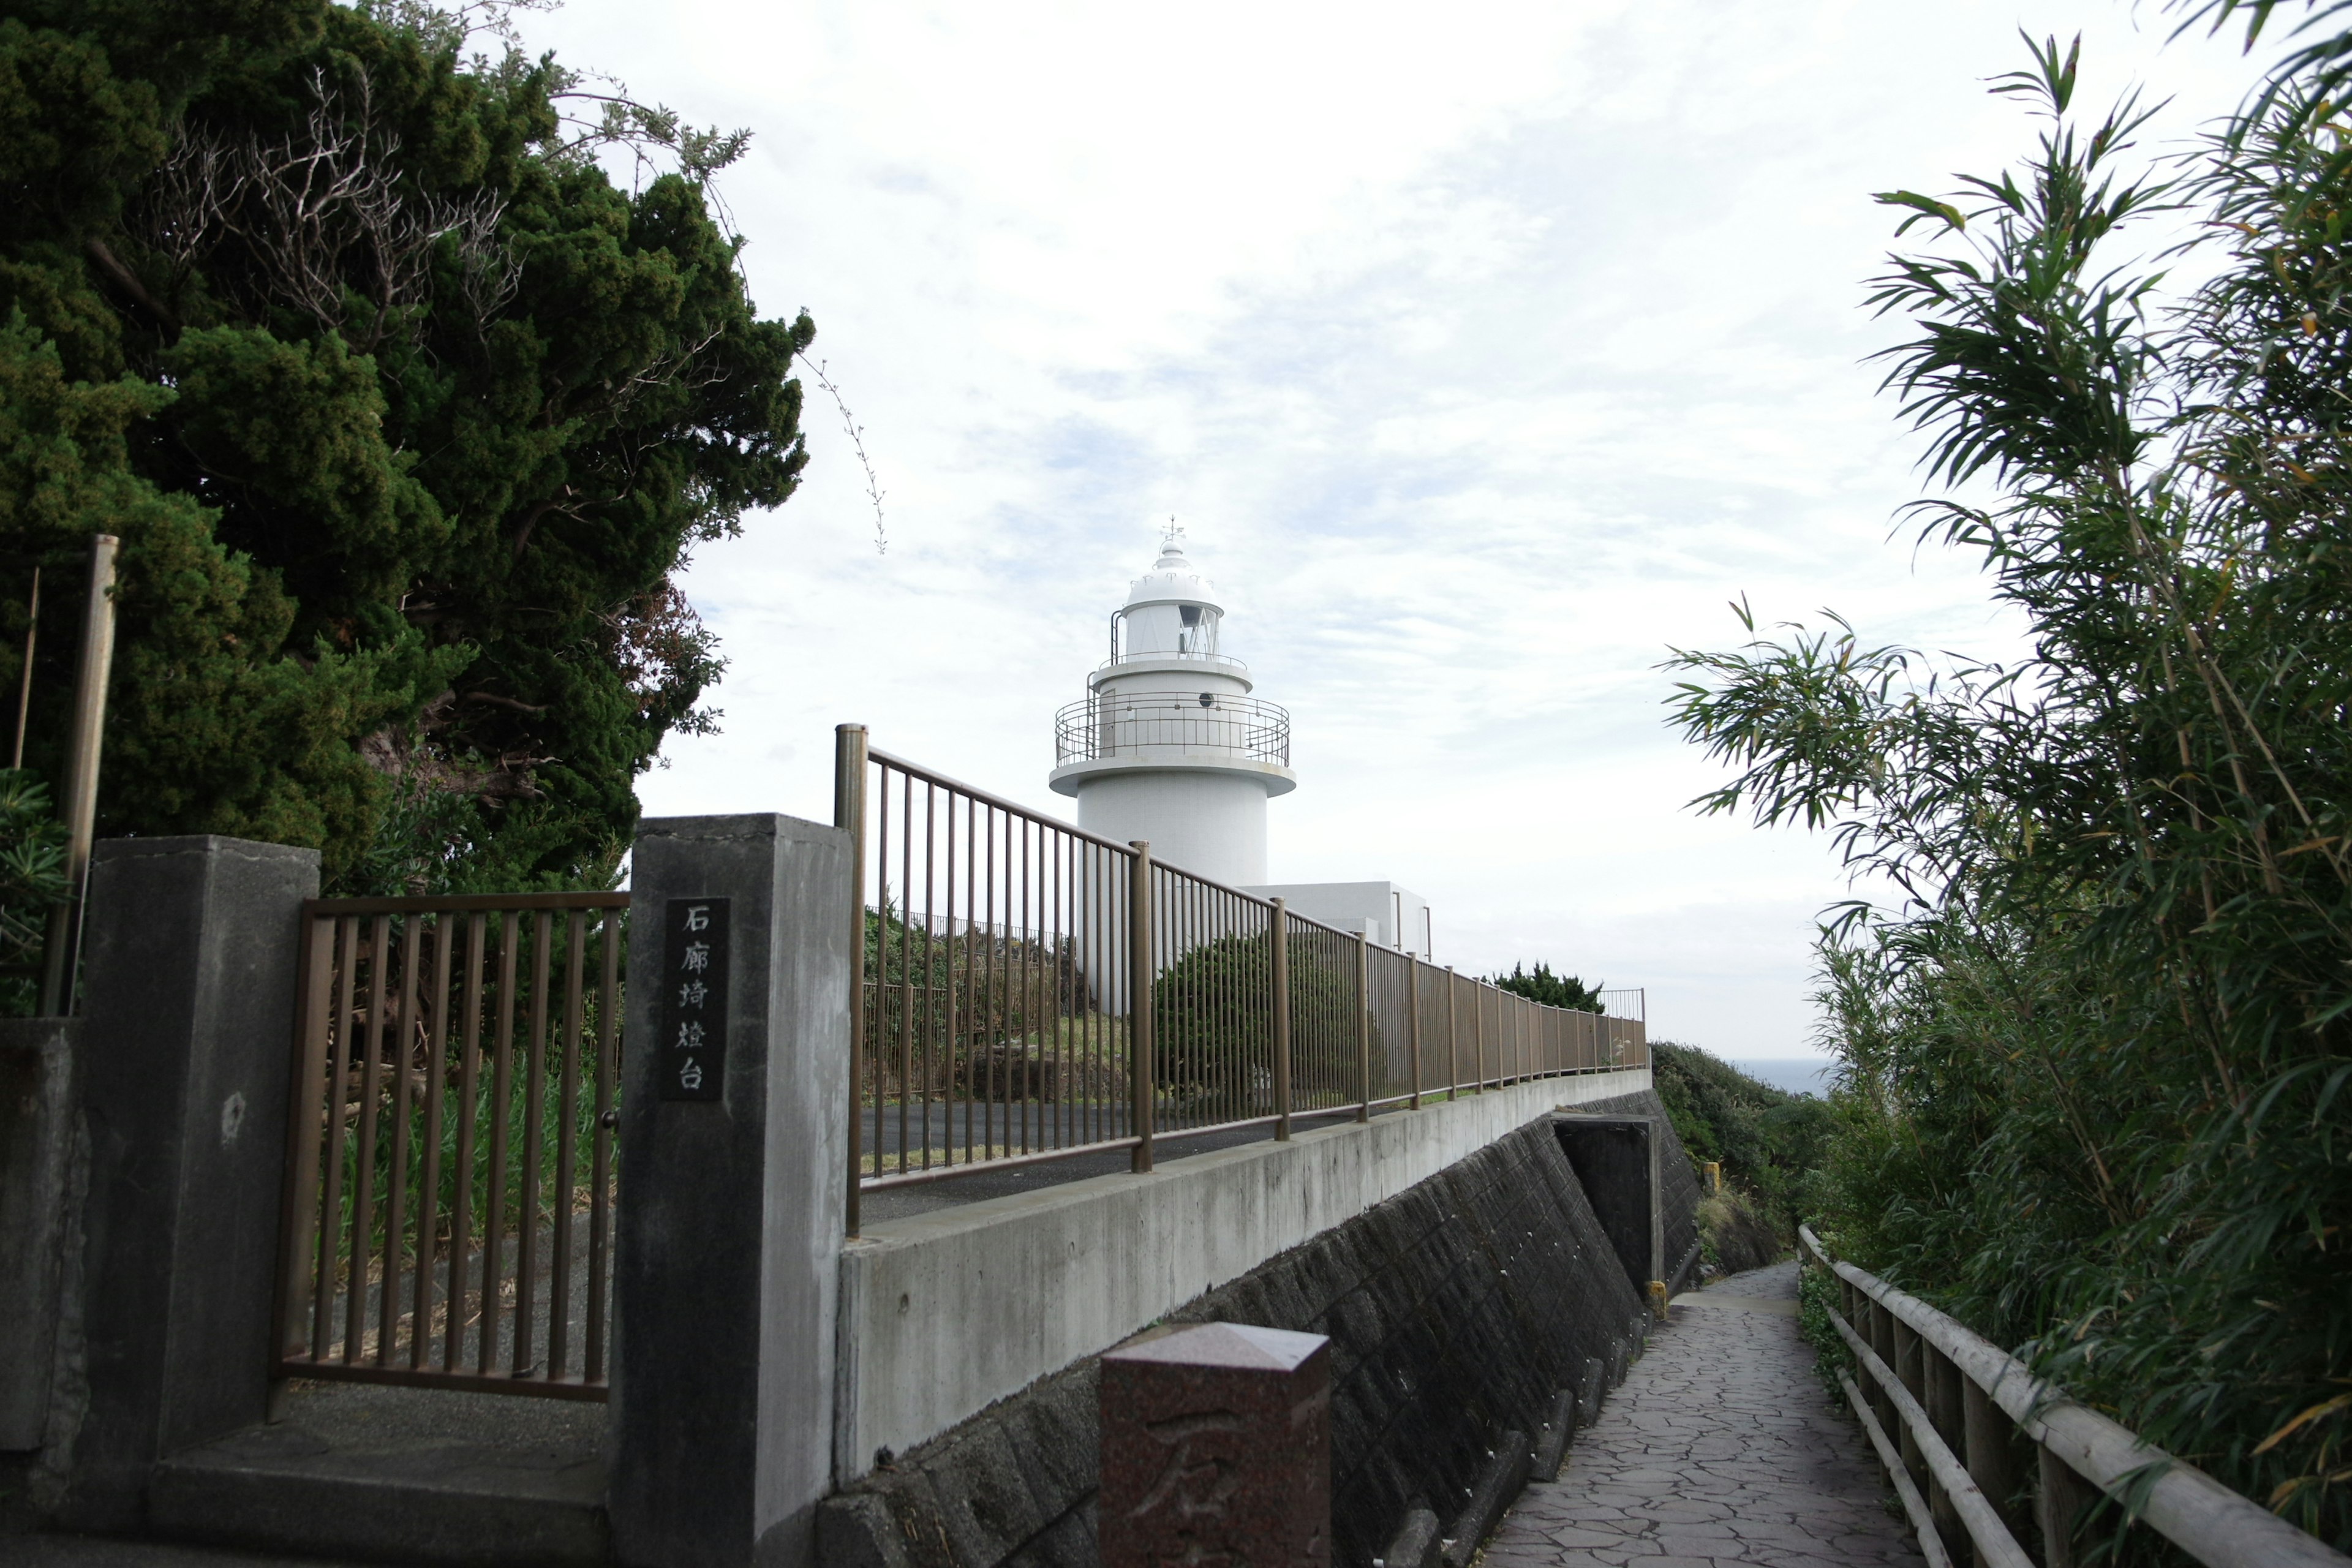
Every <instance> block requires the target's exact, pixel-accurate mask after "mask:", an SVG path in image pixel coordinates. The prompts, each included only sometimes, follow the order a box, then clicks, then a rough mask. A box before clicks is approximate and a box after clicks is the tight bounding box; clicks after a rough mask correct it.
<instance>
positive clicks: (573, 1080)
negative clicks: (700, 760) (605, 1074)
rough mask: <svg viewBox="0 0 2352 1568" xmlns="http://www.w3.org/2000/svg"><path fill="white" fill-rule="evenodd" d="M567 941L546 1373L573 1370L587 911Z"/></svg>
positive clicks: (574, 921) (578, 913) (577, 913)
mask: <svg viewBox="0 0 2352 1568" xmlns="http://www.w3.org/2000/svg"><path fill="white" fill-rule="evenodd" d="M565 924H567V925H568V926H569V927H570V928H571V930H570V931H568V932H567V938H568V940H567V941H566V942H564V947H563V969H564V973H563V1037H562V1042H561V1043H560V1044H559V1045H558V1046H557V1047H556V1054H557V1056H558V1057H559V1058H561V1060H562V1073H563V1085H562V1089H560V1090H559V1091H558V1098H557V1100H556V1102H555V1213H554V1215H553V1216H552V1218H551V1222H550V1225H549V1230H550V1233H551V1234H550V1237H549V1244H550V1246H551V1247H553V1248H554V1251H555V1257H554V1258H553V1259H552V1260H551V1261H552V1263H553V1265H554V1267H553V1269H552V1271H551V1275H550V1278H549V1279H548V1286H547V1375H548V1376H549V1377H551V1378H561V1377H567V1376H569V1375H571V1372H572V1235H573V1230H572V1183H573V1181H574V1179H575V1178H576V1177H577V1176H578V1174H579V1169H580V1042H581V1038H582V1037H583V1035H584V1034H585V1032H586V1030H587V1017H586V1013H587V1005H586V1004H587V990H588V987H587V984H586V983H587V978H588V975H587V965H588V911H587V910H572V911H571V912H570V918H569V919H568V920H567V921H565Z"/></svg>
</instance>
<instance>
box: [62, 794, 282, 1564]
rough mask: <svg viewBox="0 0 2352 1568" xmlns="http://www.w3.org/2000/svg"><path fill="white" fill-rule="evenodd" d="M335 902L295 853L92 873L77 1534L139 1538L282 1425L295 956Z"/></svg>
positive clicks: (130, 851)
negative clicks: (187, 1460)
mask: <svg viewBox="0 0 2352 1568" xmlns="http://www.w3.org/2000/svg"><path fill="white" fill-rule="evenodd" d="M318 890H319V855H318V852H317V851H316V850H312V849H292V848H289V847H285V846H284V845H278V844H254V843H249V842H247V841H246V840H244V839H238V838H217V837H210V836H205V837H189V838H128V839H111V840H109V841H108V842H106V843H103V844H100V845H99V846H98V847H97V851H96V853H95V854H94V855H93V856H92V857H91V860H90V873H89V913H88V915H87V917H86V923H85V925H84V928H83V945H82V952H83V958H84V968H83V972H82V1005H81V1010H80V1016H81V1020H82V1035H81V1051H80V1056H81V1067H80V1076H81V1083H82V1109H83V1115H84V1117H85V1119H86V1121H85V1124H86V1126H87V1128H88V1131H89V1162H90V1164H89V1197H88V1199H87V1204H86V1206H85V1208H84V1211H83V1215H84V1218H83V1226H84V1233H85V1236H86V1237H87V1240H86V1243H85V1249H84V1254H83V1259H84V1265H83V1266H84V1276H83V1279H84V1284H83V1291H84V1296H83V1300H84V1305H83V1309H82V1310H83V1322H84V1325H85V1335H86V1339H87V1343H88V1356H89V1361H88V1368H89V1372H88V1378H89V1401H88V1405H87V1407H86V1410H85V1411H84V1412H83V1414H82V1416H81V1420H80V1423H79V1436H78V1437H77V1439H76V1441H75V1444H74V1447H73V1461H72V1466H73V1473H72V1480H71V1482H70V1488H69V1490H68V1495H67V1499H66V1505H65V1518H66V1520H67V1521H68V1522H69V1523H71V1524H74V1525H77V1526H79V1527H82V1528H87V1529H98V1530H121V1529H129V1528H132V1527H135V1526H136V1525H137V1524H138V1522H139V1521H140V1516H141V1511H142V1508H143V1501H144V1495H145V1490H146V1485H147V1476H148V1471H149V1469H150V1468H151V1467H152V1465H153V1464H154V1462H155V1460H156V1459H157V1458H161V1457H162V1456H163V1455H164V1454H166V1453H169V1452H171V1451H173V1449H176V1448H181V1447H186V1446H188V1445H190V1444H193V1443H200V1442H203V1441H205V1439H207V1438H211V1437H216V1436H221V1435H223V1434H225V1433H227V1432H232V1431H235V1430H236V1428H238V1427H240V1426H248V1425H251V1424H252V1423H255V1422H257V1421H259V1420H261V1419H262V1418H263V1416H264V1415H265V1414H266V1413H267V1409H268V1397H269V1367H270V1351H271V1346H270V1342H269V1323H270V1303H271V1299H272V1296H273V1294H274V1289H275V1283H276V1279H277V1271H278V1205H279V1203H280V1201H281V1198H282V1190H283V1186H284V1180H285V1163H286V1107H287V1102H288V1099H289V1081H290V1080H289V1072H290V1070H291V1067H290V1064H291V1061H292V1056H293V1038H294V971H295V943H296V939H297V936H298V934H299V924H300V912H301V906H302V900H304V899H306V898H310V897H313V896H315V895H316V894H317V892H318Z"/></svg>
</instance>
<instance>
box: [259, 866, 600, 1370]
mask: <svg viewBox="0 0 2352 1568" xmlns="http://www.w3.org/2000/svg"><path fill="white" fill-rule="evenodd" d="M628 902H629V896H628V895H627V894H626V893H530V894H486V895H480V896H473V897H455V898H413V899H313V900H308V901H306V902H305V903H304V905H303V908H302V927H301V936H300V942H301V948H300V957H299V965H300V967H299V981H298V986H297V995H298V998H299V1016H298V1018H297V1021H296V1027H295V1049H294V1064H293V1089H294V1098H293V1110H292V1114H291V1115H290V1116H289V1119H288V1125H289V1131H288V1137H287V1181H286V1199H285V1214H284V1228H283V1232H282V1235H281V1238H280V1245H279V1255H278V1316H277V1333H276V1341H275V1343H276V1346H277V1364H276V1367H275V1369H274V1370H275V1375H276V1376H278V1377H279V1378H285V1377H317V1378H350V1379H358V1380H362V1381H367V1382H374V1383H404V1384H422V1385H426V1386H432V1387H459V1388H466V1389H471V1390H477V1391H487V1392H494V1393H505V1394H541V1395H546V1396H552V1397H555V1398H566V1399H603V1398H604V1397H605V1392H606V1371H607V1366H608V1364H609V1362H608V1356H607V1352H606V1341H607V1338H608V1335H609V1331H610V1326H611V1312H610V1302H609V1296H610V1291H611V1284H612V1270H611V1258H612V1235H613V1195H614V1186H615V1183H616V1179H617V1175H618V1173H617V1171H616V1169H615V1162H614V1138H613V1129H614V1125H615V1123H616V1121H617V1120H618V1118H617V1116H616V1115H615V1112H614V1100H615V1096H616V1094H617V1091H618V1086H619V1068H620V1018H621V978H620V977H621V957H622V948H623V945H624V942H625V923H626V918H627V910H628Z"/></svg>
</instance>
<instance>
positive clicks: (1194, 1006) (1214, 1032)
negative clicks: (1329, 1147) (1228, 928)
mask: <svg viewBox="0 0 2352 1568" xmlns="http://www.w3.org/2000/svg"><path fill="white" fill-rule="evenodd" d="M1285 960H1286V964H1287V966H1288V969H1289V977H1290V1049H1291V1085H1292V1089H1291V1098H1292V1104H1293V1105H1294V1106H1295V1107H1296V1108H1297V1109H1299V1110H1308V1109H1314V1108H1319V1107H1322V1106H1326V1105H1338V1104H1346V1103H1349V1102H1350V1101H1352V1100H1355V1098H1356V1095H1357V1082H1358V1073H1357V1066H1356V1032H1355V984H1354V979H1353V977H1352V975H1350V974H1349V973H1348V972H1347V971H1346V970H1345V969H1343V968H1342V967H1340V966H1339V964H1337V963H1329V962H1327V961H1326V960H1325V959H1324V958H1323V957H1322V956H1321V954H1320V952H1319V949H1318V945H1317V944H1315V943H1312V942H1291V943H1289V944H1288V947H1287V950H1286V953H1285ZM1273 995H1274V959H1273V944H1272V942H1271V941H1270V940H1269V939H1268V938H1267V937H1266V936H1265V935H1263V934H1261V935H1255V936H1240V935H1235V936H1225V937H1220V938H1218V939H1217V940H1216V941H1214V942H1203V943H1202V944H1201V945H1200V946H1198V947H1195V948H1193V949H1192V951H1191V952H1187V953H1185V954H1184V956H1183V957H1181V958H1180V959H1178V960H1177V961H1176V962H1175V963H1171V964H1170V965H1169V966H1168V967H1167V968H1166V969H1165V970H1163V971H1161V972H1160V975H1159V976H1158V977H1157V978H1156V979H1155V980H1154V981H1153V983H1152V993H1151V1029H1152V1037H1151V1039H1152V1059H1153V1062H1154V1064H1155V1065H1156V1068H1157V1069H1158V1070H1157V1076H1158V1078H1159V1080H1160V1084H1161V1085H1162V1086H1163V1087H1164V1089H1166V1091H1167V1092H1168V1093H1170V1094H1171V1095H1172V1096H1173V1097H1174V1098H1175V1100H1176V1101H1177V1103H1178V1105H1179V1106H1180V1108H1181V1110H1182V1111H1183V1113H1184V1114H1185V1115H1186V1116H1187V1117H1188V1118H1190V1119H1191V1120H1192V1121H1198V1122H1212V1121H1241V1120H1242V1119H1244V1118H1245V1117H1252V1116H1271V1115H1273V1114H1274V1112H1275V1110H1276V1106H1275V1099H1274V1040H1273V1035H1272V1028H1273V1025H1272V1018H1273V1008H1272V1006H1271V1005H1270V999H1271V998H1272V997H1273ZM1375 1041H1376V1042H1377V1032H1375ZM1378 1054H1379V1047H1378V1045H1377V1043H1376V1044H1375V1046H1374V1055H1375V1057H1377V1056H1378Z"/></svg>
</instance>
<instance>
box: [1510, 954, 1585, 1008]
mask: <svg viewBox="0 0 2352 1568" xmlns="http://www.w3.org/2000/svg"><path fill="white" fill-rule="evenodd" d="M1492 984H1494V986H1495V988H1496V990H1498V991H1508V992H1512V993H1514V994H1517V995H1520V996H1524V997H1526V998H1527V999H1528V1001H1530V1002H1540V1003H1542V1004H1543V1005H1545V1006H1547V1007H1568V1008H1571V1009H1573V1010H1575V1011H1576V1012H1579V1013H1598V1012H1600V1011H1601V986H1600V984H1599V982H1597V981H1596V982H1595V983H1594V984H1591V985H1587V984H1585V983H1584V982H1583V981H1581V980H1579V979H1578V978H1577V977H1576V976H1575V975H1573V974H1554V973H1552V972H1551V965H1550V964H1549V963H1538V964H1537V965H1536V966H1535V970H1534V972H1533V973H1529V972H1528V968H1527V966H1526V965H1524V964H1518V963H1514V964H1513V965H1511V972H1510V973H1508V974H1497V975H1496V976H1495V978H1494V981H1493V982H1492Z"/></svg>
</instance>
